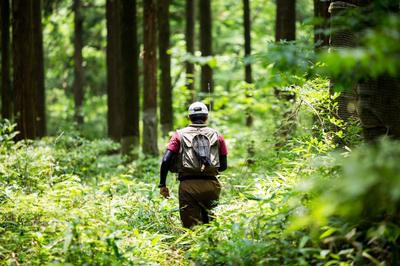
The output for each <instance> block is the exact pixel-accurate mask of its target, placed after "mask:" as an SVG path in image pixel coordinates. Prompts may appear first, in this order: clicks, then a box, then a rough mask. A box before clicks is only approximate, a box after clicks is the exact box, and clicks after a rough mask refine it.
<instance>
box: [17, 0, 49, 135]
mask: <svg viewBox="0 0 400 266" xmlns="http://www.w3.org/2000/svg"><path fill="white" fill-rule="evenodd" d="M12 16H13V27H12V29H13V67H14V71H13V82H14V84H13V87H14V90H15V116H16V121H17V130H18V131H19V132H20V134H19V135H18V136H17V138H18V139H23V138H36V137H41V136H44V135H45V133H46V118H45V92H44V66H43V41H42V24H41V23H42V22H41V4H40V1H39V2H38V1H34V0H14V1H13V2H12Z"/></svg>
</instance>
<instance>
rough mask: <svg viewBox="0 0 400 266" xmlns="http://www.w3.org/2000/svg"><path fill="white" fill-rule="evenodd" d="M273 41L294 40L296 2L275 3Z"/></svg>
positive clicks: (280, 0) (289, 0)
mask: <svg viewBox="0 0 400 266" xmlns="http://www.w3.org/2000/svg"><path fill="white" fill-rule="evenodd" d="M275 26H276V29H275V40H276V41H277V42H279V41H281V40H286V41H294V40H296V0H277V1H276V25H275Z"/></svg>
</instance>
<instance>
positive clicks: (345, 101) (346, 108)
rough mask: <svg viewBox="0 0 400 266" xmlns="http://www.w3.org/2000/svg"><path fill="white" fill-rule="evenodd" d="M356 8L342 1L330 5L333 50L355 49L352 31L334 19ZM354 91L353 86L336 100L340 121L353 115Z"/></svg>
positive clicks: (354, 38) (354, 37)
mask: <svg viewBox="0 0 400 266" xmlns="http://www.w3.org/2000/svg"><path fill="white" fill-rule="evenodd" d="M356 7H357V6H356V5H354V4H352V3H345V2H343V1H337V2H335V1H334V2H333V3H331V4H330V7H329V12H330V13H331V17H332V18H333V19H332V22H331V27H332V31H331V36H330V45H331V47H333V49H342V48H355V47H357V45H358V40H357V37H356V34H355V33H354V32H353V30H352V29H351V28H350V27H349V26H348V25H346V24H344V22H343V20H337V19H335V17H337V16H341V15H342V13H343V12H344V11H345V10H347V9H351V8H356ZM338 29H340V30H338ZM330 83H331V84H330V86H331V87H333V86H334V83H335V81H334V80H331V81H330ZM355 89H356V88H355V86H354V87H353V88H347V90H346V91H344V92H342V93H341V94H340V96H339V97H338V98H337V99H336V100H337V102H338V115H339V117H340V118H341V119H342V120H347V119H349V118H350V117H351V116H354V115H355V111H356V108H355V107H356V95H355Z"/></svg>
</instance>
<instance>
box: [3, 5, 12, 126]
mask: <svg viewBox="0 0 400 266" xmlns="http://www.w3.org/2000/svg"><path fill="white" fill-rule="evenodd" d="M0 23H1V30H0V34H1V116H2V118H5V119H11V118H12V102H13V100H12V98H13V95H12V89H11V80H10V2H9V0H1V1H0Z"/></svg>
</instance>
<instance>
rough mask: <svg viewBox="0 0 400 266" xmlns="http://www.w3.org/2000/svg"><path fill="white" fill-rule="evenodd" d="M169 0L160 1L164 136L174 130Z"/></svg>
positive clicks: (161, 111)
mask: <svg viewBox="0 0 400 266" xmlns="http://www.w3.org/2000/svg"><path fill="white" fill-rule="evenodd" d="M169 4H170V3H169V0H163V1H158V40H159V41H158V48H159V50H158V52H159V58H160V59H159V62H160V71H161V76H160V82H161V84H160V90H161V93H160V96H161V97H160V98H161V105H160V114H161V117H160V120H161V128H162V132H163V135H164V136H167V135H168V132H170V131H171V130H172V128H173V116H174V114H173V109H172V86H171V56H170V55H169V49H170V44H169V35H170V30H169Z"/></svg>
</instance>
